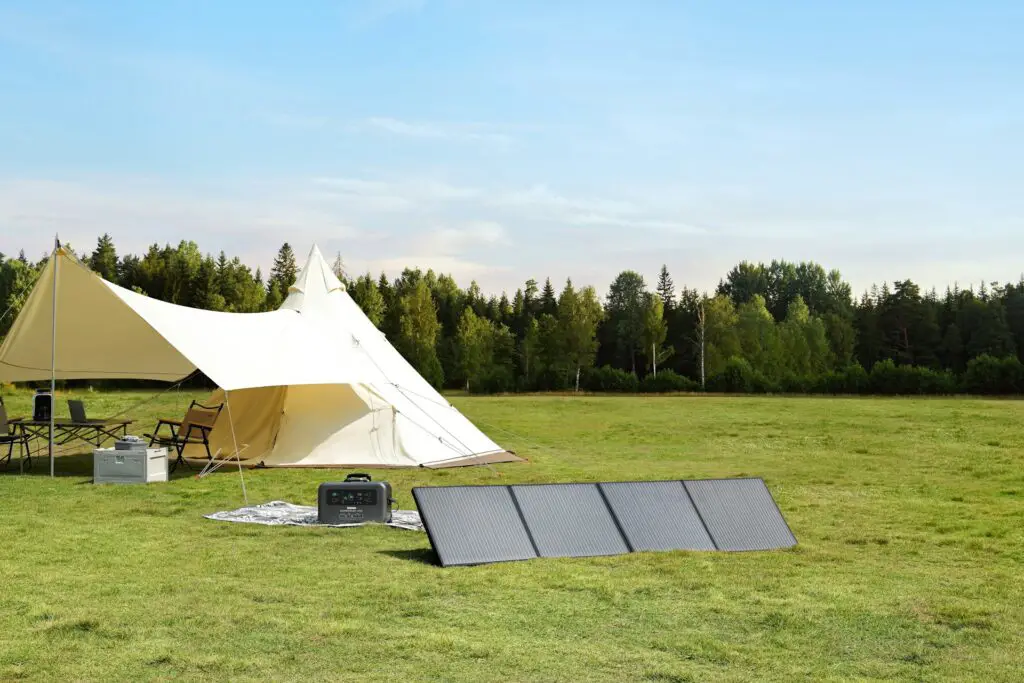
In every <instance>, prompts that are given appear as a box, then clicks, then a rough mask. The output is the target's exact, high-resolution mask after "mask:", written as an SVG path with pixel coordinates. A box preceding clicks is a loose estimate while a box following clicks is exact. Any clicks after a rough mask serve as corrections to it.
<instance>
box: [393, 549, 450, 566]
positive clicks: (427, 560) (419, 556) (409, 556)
mask: <svg viewBox="0 0 1024 683" xmlns="http://www.w3.org/2000/svg"><path fill="white" fill-rule="evenodd" d="M380 554H381V555H390V556H391V557H395V558H398V559H399V560H408V561H409V562H418V563H420V564H426V565H429V566H431V567H440V566H441V565H440V563H438V561H437V555H436V554H434V551H433V550H432V549H430V548H417V549H415V550H381V551H380Z"/></svg>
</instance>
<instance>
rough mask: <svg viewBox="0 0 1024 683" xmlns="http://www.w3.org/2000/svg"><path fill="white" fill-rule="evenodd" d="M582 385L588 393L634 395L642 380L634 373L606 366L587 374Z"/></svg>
mask: <svg viewBox="0 0 1024 683" xmlns="http://www.w3.org/2000/svg"><path fill="white" fill-rule="evenodd" d="M580 385H581V386H582V387H583V388H584V389H586V390H587V391H606V392H610V393H620V394H633V393H636V392H637V391H638V390H639V388H640V380H638V379H637V376H636V375H634V374H633V373H632V372H626V371H625V370H619V369H617V368H613V367H611V366H609V365H604V366H601V367H599V368H592V369H590V370H588V371H587V372H585V373H584V374H583V376H582V377H581V378H580Z"/></svg>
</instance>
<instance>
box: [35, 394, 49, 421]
mask: <svg viewBox="0 0 1024 683" xmlns="http://www.w3.org/2000/svg"><path fill="white" fill-rule="evenodd" d="M52 411H53V396H51V395H50V391H49V390H48V389H36V394H35V396H33V397H32V420H33V421H35V422H46V421H47V420H49V419H50V413H51V412H52Z"/></svg>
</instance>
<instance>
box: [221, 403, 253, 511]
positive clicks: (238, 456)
mask: <svg viewBox="0 0 1024 683" xmlns="http://www.w3.org/2000/svg"><path fill="white" fill-rule="evenodd" d="M229 393H230V392H228V390H227V389H225V390H224V405H225V406H226V407H227V409H228V424H229V425H231V443H232V444H234V446H235V460H237V461H238V480H239V481H241V482H242V498H244V499H245V504H246V505H248V504H249V494H248V493H246V491H245V476H244V475H243V474H242V456H241V454H240V453H239V452H238V439H237V438H235V419H234V418H233V417H231V399H230V397H229V396H228V394H229Z"/></svg>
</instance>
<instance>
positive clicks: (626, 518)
mask: <svg viewBox="0 0 1024 683" xmlns="http://www.w3.org/2000/svg"><path fill="white" fill-rule="evenodd" d="M412 494H413V498H415V500H416V506H417V508H419V513H420V519H421V521H422V523H423V526H424V528H425V529H426V532H427V536H428V538H429V539H430V544H431V546H432V547H433V548H434V552H435V553H436V554H437V558H438V561H439V562H440V564H441V565H442V566H452V565H471V564H485V563H491V562H508V561H513V560H525V559H534V558H540V557H592V556H599V555H616V554H623V553H629V552H641V551H655V550H712V551H714V550H724V551H741V550H771V549H777V548H788V547H791V546H794V545H796V538H795V537H794V536H793V533H792V531H791V530H790V528H789V525H788V524H786V520H785V519H784V518H783V517H782V513H781V512H780V511H779V507H778V505H776V503H775V499H774V498H773V497H772V495H771V492H769V491H768V488H767V486H765V483H764V481H763V480H762V479H760V478H742V479H700V480H671V481H649V482H645V481H632V482H601V483H593V484H589V483H587V484H584V483H565V484H526V485H511V486H500V485H492V486H428V487H416V488H414V489H413V490H412Z"/></svg>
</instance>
